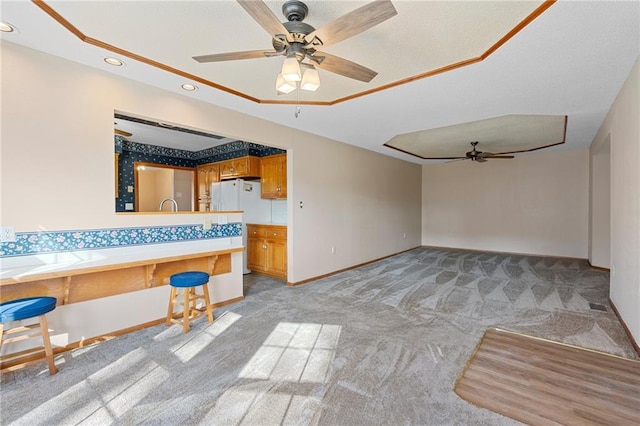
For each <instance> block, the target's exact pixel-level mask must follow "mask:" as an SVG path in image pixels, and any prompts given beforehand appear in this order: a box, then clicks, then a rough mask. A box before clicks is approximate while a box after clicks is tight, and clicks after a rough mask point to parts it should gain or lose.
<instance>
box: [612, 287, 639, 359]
mask: <svg viewBox="0 0 640 426" xmlns="http://www.w3.org/2000/svg"><path fill="white" fill-rule="evenodd" d="M609 304H610V305H611V309H613V313H614V314H616V317H618V321H620V324H622V328H624V332H625V333H627V337H628V338H629V341H630V342H631V346H633V349H635V350H636V353H637V354H638V356H640V346H638V342H636V339H634V338H633V335H632V334H631V330H629V327H627V324H626V323H625V322H624V320H623V319H622V317H621V316H620V312H618V308H616V305H615V304H614V303H613V301H612V300H611V298H609Z"/></svg>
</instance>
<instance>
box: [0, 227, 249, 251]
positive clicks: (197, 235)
mask: <svg viewBox="0 0 640 426" xmlns="http://www.w3.org/2000/svg"><path fill="white" fill-rule="evenodd" d="M239 236H242V223H227V224H224V225H217V224H213V225H212V227H211V229H209V230H204V229H203V226H202V225H172V226H146V227H136V228H107V229H95V230H78V231H51V232H48V231H42V232H17V233H16V241H15V242H12V243H0V258H3V257H5V258H6V257H13V256H27V255H38V254H44V253H60V252H66V251H76V250H94V249H105V248H114V247H125V246H137V245H147V244H159V243H174V242H180V241H194V240H207V239H214V238H230V237H239Z"/></svg>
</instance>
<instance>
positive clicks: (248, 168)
mask: <svg viewBox="0 0 640 426" xmlns="http://www.w3.org/2000/svg"><path fill="white" fill-rule="evenodd" d="M218 165H219V167H220V180H224V179H236V178H246V177H253V178H256V177H260V158H258V157H253V156H250V155H248V156H246V157H238V158H232V159H231V160H226V161H221V162H219V163H218Z"/></svg>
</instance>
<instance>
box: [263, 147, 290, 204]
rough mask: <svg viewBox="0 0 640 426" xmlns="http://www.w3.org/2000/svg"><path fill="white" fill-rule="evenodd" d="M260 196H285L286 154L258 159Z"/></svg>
mask: <svg viewBox="0 0 640 426" xmlns="http://www.w3.org/2000/svg"><path fill="white" fill-rule="evenodd" d="M260 167H261V176H262V178H261V181H262V198H274V199H277V198H287V154H278V155H272V156H269V157H262V158H261V160H260Z"/></svg>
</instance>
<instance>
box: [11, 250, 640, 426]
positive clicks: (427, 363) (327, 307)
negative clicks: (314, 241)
mask: <svg viewBox="0 0 640 426" xmlns="http://www.w3.org/2000/svg"><path fill="white" fill-rule="evenodd" d="M608 280H609V276H608V273H606V272H602V271H598V270H593V269H591V268H589V266H588V265H587V263H586V262H584V261H577V260H566V259H550V258H538V257H527V256H516V255H502V254H483V253H477V252H469V251H462V250H439V249H430V248H418V249H415V250H411V251H409V252H406V253H402V254H400V255H397V256H393V257H391V258H388V259H384V260H382V261H379V262H375V263H372V264H369V265H366V266H363V267H360V268H357V269H353V270H350V271H347V272H343V273H340V274H337V275H334V276H331V277H327V278H324V279H321V280H318V281H315V282H311V283H308V284H305V285H302V286H299V287H294V288H290V287H286V286H284V284H283V283H282V282H278V281H275V280H272V279H270V278H266V277H260V276H251V275H249V276H245V296H246V299H245V300H244V301H242V302H239V303H236V304H233V305H229V306H226V307H224V308H221V309H217V310H216V312H215V314H216V318H217V319H216V321H215V322H214V323H213V324H208V323H207V322H206V318H201V319H199V320H197V321H196V322H195V323H194V326H193V327H192V329H191V331H190V332H189V333H188V334H186V335H184V334H183V333H182V332H181V329H180V327H179V326H177V325H173V326H171V327H169V328H167V327H165V326H164V325H159V326H156V327H152V328H149V329H146V330H141V331H138V332H135V333H131V334H128V335H125V336H121V337H118V338H116V339H113V340H111V341H108V342H103V343H100V344H97V345H93V346H90V347H87V348H83V349H78V350H74V351H70V352H67V353H64V354H61V355H58V356H57V357H56V358H57V359H56V363H57V365H58V366H59V369H60V371H59V373H58V374H56V375H55V376H49V374H48V373H47V370H46V366H45V365H44V364H42V365H36V366H32V367H29V368H27V369H24V370H20V371H17V372H11V373H7V374H3V375H2V376H1V377H0V380H2V383H1V389H0V409H1V412H0V413H1V414H0V421H1V423H2V424H3V425H5V424H24V425H37V424H42V425H45V424H46V425H52V424H56V425H57V424H65V425H66V424H100V425H103V424H127V425H129V424H220V425H235V424H243V425H276V424H296V425H306V424H323V425H360V424H363V425H364V424H368V425H371V424H385V425H390V424H393V425H398V424H412V425H444V424H465V425H466V424H487V425H489V424H490V425H501V424H517V422H515V421H514V420H511V419H508V418H506V417H503V416H501V415H499V414H496V413H493V412H491V411H489V410H486V409H483V408H478V407H476V406H474V405H472V404H469V403H467V402H465V401H464V400H462V399H461V398H459V397H458V396H457V395H456V394H455V393H454V392H453V387H454V384H455V381H456V379H457V378H458V376H459V375H460V374H461V372H462V370H463V368H464V366H465V363H466V362H467V360H468V359H469V357H470V356H471V354H472V353H473V350H474V348H475V347H476V344H477V342H478V341H479V339H480V338H481V336H482V335H483V333H484V331H485V329H486V328H487V327H490V326H499V327H501V328H505V329H510V330H514V331H518V332H522V333H525V334H531V335H535V336H539V337H545V338H548V339H551V340H556V341H562V342H566V343H571V344H575V345H578V346H584V347H589V348H592V349H598V350H602V351H606V352H610V353H613V354H617V355H621V356H625V357H628V358H634V359H637V356H636V354H635V352H634V351H633V348H632V346H631V344H630V343H629V342H628V340H627V338H626V336H625V334H624V331H623V329H622V327H621V325H620V324H619V322H618V321H617V319H616V318H615V316H614V315H613V314H612V312H611V308H610V307H609V306H608V303H607V300H608ZM589 302H592V303H598V304H604V305H606V306H607V310H606V311H604V312H603V311H594V310H592V309H590V307H589Z"/></svg>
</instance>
